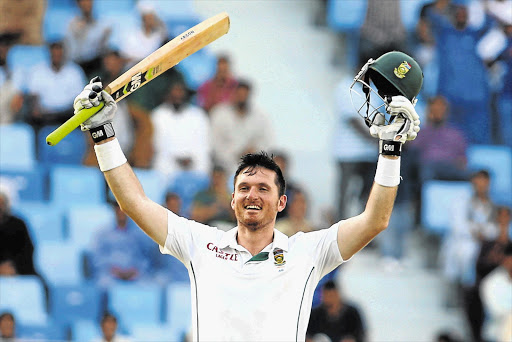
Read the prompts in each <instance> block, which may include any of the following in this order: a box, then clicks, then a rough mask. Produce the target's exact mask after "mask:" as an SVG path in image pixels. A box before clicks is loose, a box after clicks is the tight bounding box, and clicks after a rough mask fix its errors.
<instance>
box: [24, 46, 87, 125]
mask: <svg viewBox="0 0 512 342" xmlns="http://www.w3.org/2000/svg"><path fill="white" fill-rule="evenodd" d="M48 45H49V49H50V63H49V64H46V63H43V64H39V65H37V66H35V67H34V68H33V70H32V72H31V74H32V75H33V77H31V78H30V81H29V82H28V92H29V95H30V98H31V102H32V105H31V113H29V118H28V120H29V122H31V123H32V124H34V125H36V126H39V125H49V124H60V123H62V122H64V121H66V120H67V119H69V118H70V117H71V115H72V114H73V113H71V111H72V108H73V100H74V99H75V96H76V94H77V93H79V90H78V88H77V87H80V85H81V84H84V83H86V81H85V74H84V72H83V70H82V69H81V68H80V67H79V66H78V65H77V64H75V63H73V62H71V61H67V59H66V55H65V51H64V45H63V41H62V40H56V41H53V42H51V43H49V44H48Z"/></svg>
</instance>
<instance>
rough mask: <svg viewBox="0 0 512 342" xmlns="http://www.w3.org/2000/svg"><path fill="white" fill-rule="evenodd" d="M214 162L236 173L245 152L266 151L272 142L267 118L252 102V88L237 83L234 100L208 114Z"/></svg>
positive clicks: (271, 127)
mask: <svg viewBox="0 0 512 342" xmlns="http://www.w3.org/2000/svg"><path fill="white" fill-rule="evenodd" d="M210 120H211V134H212V140H211V144H212V147H213V157H214V162H215V163H216V164H218V165H220V166H222V167H223V168H224V170H236V168H237V165H238V161H239V159H240V157H241V156H243V155H244V154H246V153H254V152H258V151H262V150H268V148H269V147H271V146H272V143H273V140H274V133H273V126H272V122H271V121H270V118H269V117H268V115H267V114H266V113H265V112H263V111H261V110H260V109H259V108H258V107H256V106H255V105H254V104H253V103H251V85H250V84H249V83H248V82H245V81H240V82H239V83H238V85H237V87H236V91H235V95H234V98H233V101H232V102H231V103H229V104H227V103H225V104H219V105H217V106H215V107H214V108H213V109H212V110H211V111H210Z"/></svg>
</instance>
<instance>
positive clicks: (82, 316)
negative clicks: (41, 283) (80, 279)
mask: <svg viewBox="0 0 512 342" xmlns="http://www.w3.org/2000/svg"><path fill="white" fill-rule="evenodd" d="M49 303H50V316H51V317H52V319H53V321H55V322H56V323H58V324H60V325H69V324H71V323H73V322H75V321H81V320H85V321H87V320H90V321H93V322H97V321H99V320H100V315H101V312H102V311H103V310H102V309H103V305H104V303H103V293H102V291H101V290H100V289H98V288H97V287H96V286H94V285H92V284H80V285H60V283H59V284H56V285H54V286H51V287H50V296H49Z"/></svg>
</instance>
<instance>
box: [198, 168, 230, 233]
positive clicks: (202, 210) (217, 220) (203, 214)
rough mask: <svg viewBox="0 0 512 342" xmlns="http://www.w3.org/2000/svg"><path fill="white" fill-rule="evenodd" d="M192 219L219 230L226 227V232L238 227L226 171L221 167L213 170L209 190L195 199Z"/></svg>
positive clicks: (202, 192)
mask: <svg viewBox="0 0 512 342" xmlns="http://www.w3.org/2000/svg"><path fill="white" fill-rule="evenodd" d="M190 218H191V219H192V220H194V221H197V222H201V223H204V224H208V225H213V226H216V227H219V228H223V227H226V230H228V229H231V228H233V227H234V226H235V225H236V220H235V213H234V211H233V209H232V208H231V193H230V191H229V188H228V183H227V178H226V171H225V170H224V169H223V168H221V167H220V166H216V167H214V168H213V171H212V174H211V177H210V186H209V187H208V189H207V190H205V191H201V192H199V193H198V194H196V196H195V197H194V201H193V202H192V208H191V210H190ZM221 226H222V227H221Z"/></svg>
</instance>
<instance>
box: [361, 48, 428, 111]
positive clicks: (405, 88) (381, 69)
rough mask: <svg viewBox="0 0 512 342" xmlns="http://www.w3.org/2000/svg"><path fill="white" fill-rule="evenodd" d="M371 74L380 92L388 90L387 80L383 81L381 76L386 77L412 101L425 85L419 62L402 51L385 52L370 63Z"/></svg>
mask: <svg viewBox="0 0 512 342" xmlns="http://www.w3.org/2000/svg"><path fill="white" fill-rule="evenodd" d="M369 76H370V79H371V80H372V81H373V83H374V84H375V86H376V87H377V90H378V91H379V93H383V92H386V90H388V89H387V85H386V83H387V82H382V78H381V77H384V78H385V79H386V80H387V81H388V82H389V83H391V84H392V85H393V86H394V87H395V88H396V89H397V90H398V91H399V92H400V94H401V95H403V96H405V97H406V98H407V99H409V100H410V101H413V100H414V98H415V97H416V96H417V95H418V94H419V92H420V90H421V86H422V85H423V72H422V71H421V68H420V66H419V65H418V63H417V62H416V61H415V60H414V59H413V58H412V57H410V56H408V55H406V54H405V53H403V52H400V51H392V52H388V53H385V54H383V55H382V56H380V57H379V58H378V59H377V60H376V61H375V62H373V63H372V64H370V66H369ZM384 95H390V94H384Z"/></svg>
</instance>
